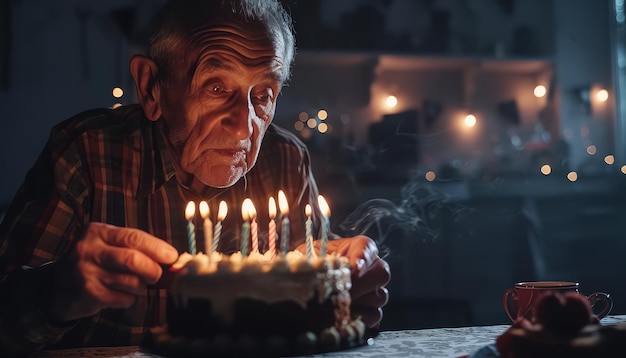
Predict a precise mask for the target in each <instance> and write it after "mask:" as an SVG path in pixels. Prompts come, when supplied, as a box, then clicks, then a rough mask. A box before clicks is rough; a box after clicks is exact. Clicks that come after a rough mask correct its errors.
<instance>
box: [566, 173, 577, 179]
mask: <svg viewBox="0 0 626 358" xmlns="http://www.w3.org/2000/svg"><path fill="white" fill-rule="evenodd" d="M567 179H569V181H576V180H578V173H576V172H569V173H567Z"/></svg>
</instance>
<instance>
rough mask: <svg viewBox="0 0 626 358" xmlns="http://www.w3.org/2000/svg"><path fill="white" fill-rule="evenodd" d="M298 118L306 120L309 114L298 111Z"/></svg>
mask: <svg viewBox="0 0 626 358" xmlns="http://www.w3.org/2000/svg"><path fill="white" fill-rule="evenodd" d="M298 119H300V120H301V121H302V122H306V120H307V119H309V114H308V113H306V112H300V114H299V115H298Z"/></svg>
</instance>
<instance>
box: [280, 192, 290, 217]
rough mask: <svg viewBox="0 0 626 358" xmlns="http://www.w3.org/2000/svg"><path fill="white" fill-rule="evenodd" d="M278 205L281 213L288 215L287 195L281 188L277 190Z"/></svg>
mask: <svg viewBox="0 0 626 358" xmlns="http://www.w3.org/2000/svg"><path fill="white" fill-rule="evenodd" d="M278 207H279V208H280V213H281V214H282V215H289V204H288V203H287V197H286V196H285V193H284V192H283V191H282V190H279V191H278Z"/></svg>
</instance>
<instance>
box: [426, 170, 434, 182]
mask: <svg viewBox="0 0 626 358" xmlns="http://www.w3.org/2000/svg"><path fill="white" fill-rule="evenodd" d="M424 178H426V180H428V181H433V180H435V178H437V175H436V174H435V172H433V171H432V170H429V171H427V172H426V174H425V175H424Z"/></svg>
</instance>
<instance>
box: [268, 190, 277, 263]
mask: <svg viewBox="0 0 626 358" xmlns="http://www.w3.org/2000/svg"><path fill="white" fill-rule="evenodd" d="M269 213H270V224H269V239H268V241H269V248H268V250H269V252H270V258H274V256H275V255H276V220H275V218H276V201H275V200H274V198H273V197H271V196H270V201H269Z"/></svg>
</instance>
